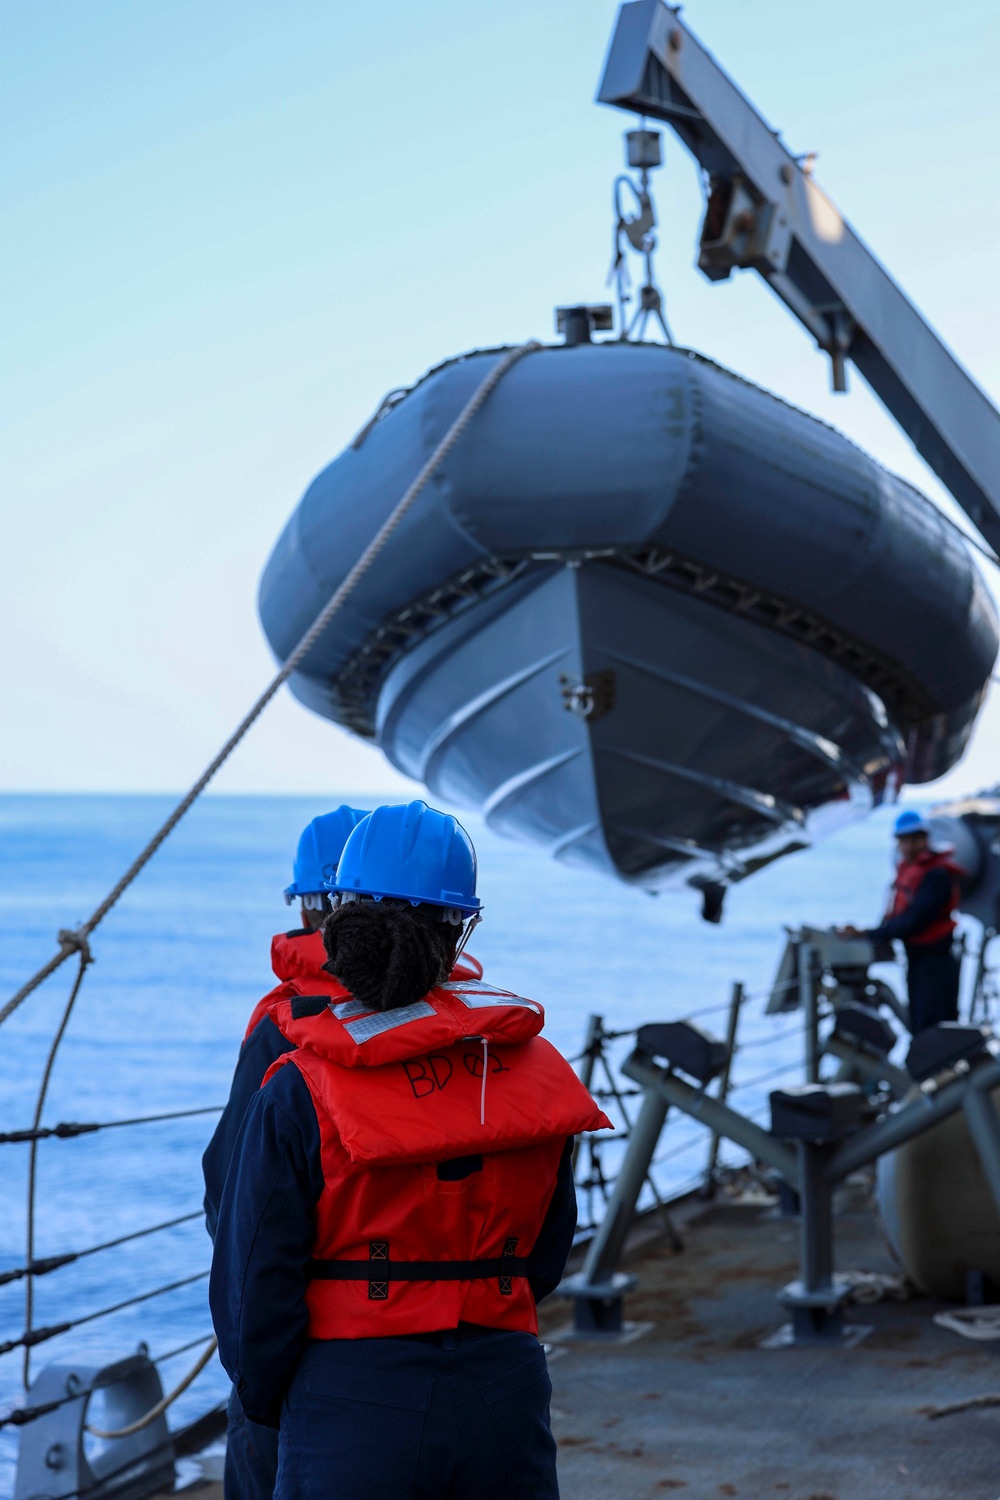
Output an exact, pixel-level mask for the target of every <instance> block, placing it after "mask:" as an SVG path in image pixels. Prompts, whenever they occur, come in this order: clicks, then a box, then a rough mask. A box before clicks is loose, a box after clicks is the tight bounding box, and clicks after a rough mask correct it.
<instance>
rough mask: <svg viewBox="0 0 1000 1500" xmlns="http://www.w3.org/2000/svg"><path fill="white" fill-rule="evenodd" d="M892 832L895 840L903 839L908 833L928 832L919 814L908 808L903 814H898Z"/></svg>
mask: <svg viewBox="0 0 1000 1500" xmlns="http://www.w3.org/2000/svg"><path fill="white" fill-rule="evenodd" d="M892 831H893V833H894V834H895V835H896V837H897V838H904V837H905V836H906V834H908V833H929V832H930V830H929V829H928V827H927V824H926V823H925V821H924V819H923V817H922V816H921V815H920V813H918V812H915V811H914V810H913V808H912V807H908V808H907V809H906V811H905V812H901V813H900V815H899V817H898V818H897V819H896V821H895V823H894V825H893V829H892Z"/></svg>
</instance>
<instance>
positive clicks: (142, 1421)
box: [83, 1335, 219, 1438]
mask: <svg viewBox="0 0 1000 1500" xmlns="http://www.w3.org/2000/svg"><path fill="white" fill-rule="evenodd" d="M218 1347H219V1341H218V1339H217V1338H215V1337H214V1335H213V1337H212V1339H211V1340H210V1342H209V1344H208V1347H207V1348H206V1349H205V1351H204V1352H203V1353H202V1354H201V1355H200V1356H199V1357H198V1359H197V1360H196V1362H195V1363H194V1364H193V1365H192V1366H191V1368H190V1370H188V1372H187V1374H186V1375H185V1376H184V1379H183V1380H181V1381H179V1382H178V1383H177V1385H175V1386H174V1388H173V1390H172V1391H171V1392H170V1394H169V1396H164V1397H163V1398H162V1400H160V1401H157V1403H156V1405H155V1406H151V1407H150V1408H149V1411H147V1412H146V1413H145V1415H144V1416H141V1417H139V1418H137V1419H136V1421H134V1422H130V1423H129V1424H128V1426H127V1427H116V1428H114V1429H112V1430H111V1431H110V1432H109V1431H106V1430H105V1429H104V1428H103V1427H91V1425H90V1423H89V1422H88V1423H87V1424H86V1425H85V1427H84V1429H83V1430H84V1432H89V1433H90V1434H91V1436H92V1437H96V1438H126V1437H131V1436H132V1434H133V1432H141V1431H142V1429H143V1428H144V1427H148V1426H149V1425H150V1424H151V1423H152V1422H155V1421H156V1419H157V1417H161V1416H162V1415H163V1413H164V1412H165V1411H166V1409H167V1407H168V1406H172V1405H173V1404H174V1402H175V1401H176V1400H177V1397H178V1396H183V1394H184V1392H185V1391H186V1390H187V1388H188V1386H189V1385H190V1384H191V1383H192V1381H194V1380H197V1378H198V1376H199V1375H200V1374H201V1372H202V1370H203V1369H204V1368H205V1366H206V1365H207V1364H208V1362H209V1360H210V1359H211V1358H212V1355H213V1354H214V1353H215V1351H216V1349H217V1348H218Z"/></svg>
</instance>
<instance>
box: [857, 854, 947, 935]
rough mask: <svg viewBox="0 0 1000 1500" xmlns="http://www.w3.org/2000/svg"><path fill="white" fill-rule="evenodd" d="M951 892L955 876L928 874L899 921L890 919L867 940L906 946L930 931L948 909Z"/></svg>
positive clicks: (934, 872)
mask: <svg viewBox="0 0 1000 1500" xmlns="http://www.w3.org/2000/svg"><path fill="white" fill-rule="evenodd" d="M951 888H952V886H951V876H950V875H949V873H948V871H947V870H941V869H937V870H928V871H927V874H926V875H925V876H924V878H923V880H922V881H921V882H920V884H919V885H918V886H917V889H916V893H915V894H914V897H913V900H912V901H911V902H910V904H909V906H908V907H907V908H906V910H905V911H902V912H900V914H899V916H898V917H887V918H886V920H885V921H884V922H883V923H882V924H881V925H880V926H879V927H872V928H870V929H869V930H868V931H867V932H866V933H865V937H867V938H871V939H872V940H873V941H874V942H887V943H891V942H895V941H899V942H904V943H905V942H906V940H907V938H910V937H913V936H914V934H915V933H918V932H920V931H921V929H922V928H924V927H927V926H928V925H929V924H930V923H931V922H932V921H933V920H934V918H935V917H937V916H939V915H940V913H941V912H942V911H944V910H945V909H946V907H947V904H948V901H949V899H950V897H951Z"/></svg>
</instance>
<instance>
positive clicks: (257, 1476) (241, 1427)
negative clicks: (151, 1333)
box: [202, 1016, 292, 1500]
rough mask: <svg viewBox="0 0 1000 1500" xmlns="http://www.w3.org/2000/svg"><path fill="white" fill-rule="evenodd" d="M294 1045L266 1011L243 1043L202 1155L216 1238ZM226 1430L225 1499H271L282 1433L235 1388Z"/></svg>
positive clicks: (210, 1227)
mask: <svg viewBox="0 0 1000 1500" xmlns="http://www.w3.org/2000/svg"><path fill="white" fill-rule="evenodd" d="M291 1050H292V1044H291V1042H290V1041H288V1040H287V1038H286V1037H284V1036H282V1034H281V1032H280V1031H279V1030H278V1028H277V1026H275V1024H274V1022H273V1021H272V1020H271V1018H270V1016H264V1018H263V1019H262V1020H261V1021H258V1023H257V1025H256V1026H255V1027H254V1029H253V1031H251V1033H250V1035H249V1036H248V1037H247V1039H246V1041H245V1042H244V1043H243V1046H242V1047H241V1048H240V1055H239V1059H238V1061H237V1064H236V1071H235V1073H234V1074H233V1082H232V1087H231V1089H230V1091H229V1099H228V1101H227V1103H226V1107H225V1109H224V1110H223V1111H222V1114H221V1115H220V1117H219V1123H218V1125H217V1126H216V1128H215V1134H214V1135H213V1136H212V1139H211V1140H210V1141H209V1143H208V1149H207V1150H206V1152H205V1155H204V1156H203V1157H202V1169H203V1171H204V1174H205V1222H206V1224H207V1225H208V1232H209V1234H210V1235H211V1236H212V1239H213V1240H214V1239H215V1230H216V1225H217V1224H218V1221H219V1204H220V1203H221V1202H222V1189H223V1187H224V1186H225V1182H226V1174H227V1172H228V1171H229V1163H230V1162H231V1160H232V1157H233V1151H234V1150H235V1147H236V1141H237V1139H238V1137H239V1133H240V1126H241V1125H242V1124H243V1116H244V1115H245V1114H246V1112H247V1105H248V1104H249V1103H250V1100H251V1099H252V1098H253V1097H254V1095H255V1094H256V1093H257V1090H258V1089H259V1088H260V1086H261V1083H262V1081H263V1078H264V1074H265V1073H266V1072H267V1070H268V1068H269V1067H270V1066H271V1064H272V1063H273V1062H275V1061H277V1059H278V1058H279V1057H281V1055H282V1053H284V1052H290V1051H291ZM228 1417H229V1420H228V1428H227V1434H226V1467H225V1473H224V1476H223V1490H224V1495H225V1500H271V1497H272V1495H273V1494H274V1484H275V1479H276V1478H277V1474H278V1434H277V1433H276V1432H275V1431H274V1429H273V1428H271V1427H262V1426H261V1425H260V1424H259V1423H257V1422H251V1421H250V1420H249V1418H248V1417H247V1416H246V1415H245V1414H244V1411H243V1408H242V1406H241V1405H240V1402H239V1397H238V1396H237V1394H236V1389H235V1387H234V1388H233V1391H232V1393H231V1394H230V1397H229V1413H228Z"/></svg>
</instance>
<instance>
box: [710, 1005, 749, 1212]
mask: <svg viewBox="0 0 1000 1500" xmlns="http://www.w3.org/2000/svg"><path fill="white" fill-rule="evenodd" d="M743 998H744V991H743V985H742V983H741V982H740V981H739V980H738V979H737V980H736V982H735V983H734V985H733V990H732V994H731V996H730V999H729V1024H728V1026H727V1027H726V1065H725V1067H724V1068H723V1070H722V1074H721V1077H720V1078H719V1090H718V1093H717V1094H716V1096H715V1097H716V1098H717V1099H718V1101H719V1103H720V1104H725V1102H726V1099H727V1098H728V1096H729V1079H730V1075H731V1073H732V1071H733V1056H734V1054H735V1052H736V1032H737V1029H738V1027H739V1023H740V1007H741V1006H742V1004H743ZM721 1140H722V1137H721V1135H719V1133H718V1131H713V1132H712V1139H711V1142H710V1144H709V1148H708V1161H707V1163H706V1165H705V1186H704V1190H703V1191H704V1193H705V1196H706V1198H710V1197H711V1196H712V1193H713V1192H714V1190H715V1170H716V1167H717V1166H718V1164H719V1144H720V1142H721Z"/></svg>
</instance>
